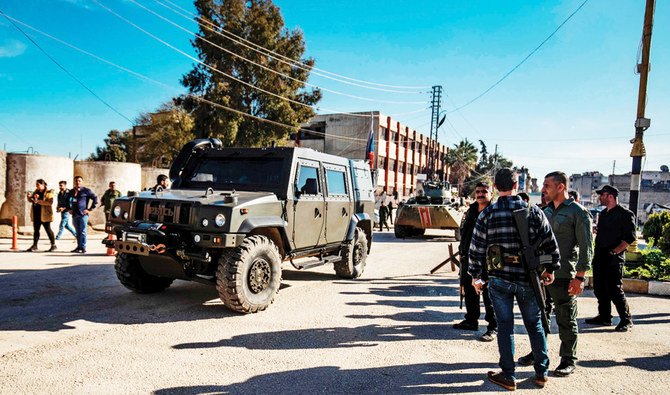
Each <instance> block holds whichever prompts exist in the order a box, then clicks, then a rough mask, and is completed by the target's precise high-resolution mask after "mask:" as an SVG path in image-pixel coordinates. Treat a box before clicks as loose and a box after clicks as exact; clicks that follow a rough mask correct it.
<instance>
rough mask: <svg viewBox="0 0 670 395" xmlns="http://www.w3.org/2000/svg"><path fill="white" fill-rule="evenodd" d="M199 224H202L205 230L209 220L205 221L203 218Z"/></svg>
mask: <svg viewBox="0 0 670 395" xmlns="http://www.w3.org/2000/svg"><path fill="white" fill-rule="evenodd" d="M200 223H201V224H202V226H204V227H205V228H206V227H207V225H209V220H207V218H203V219H202V221H201V222H200Z"/></svg>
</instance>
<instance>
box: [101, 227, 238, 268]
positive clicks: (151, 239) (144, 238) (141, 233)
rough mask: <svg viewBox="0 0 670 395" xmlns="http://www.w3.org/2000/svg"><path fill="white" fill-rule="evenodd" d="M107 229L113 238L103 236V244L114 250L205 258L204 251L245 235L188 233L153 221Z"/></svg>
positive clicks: (230, 244) (235, 243) (235, 241)
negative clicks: (114, 236) (114, 238)
mask: <svg viewBox="0 0 670 395" xmlns="http://www.w3.org/2000/svg"><path fill="white" fill-rule="evenodd" d="M108 232H109V233H114V234H115V235H116V237H117V240H108V239H105V240H103V243H104V244H105V245H106V246H107V247H110V248H114V249H115V250H116V251H118V252H122V253H127V254H134V255H142V256H149V255H154V254H156V255H162V254H166V253H167V254H169V255H173V256H175V257H179V258H181V259H197V260H206V259H207V258H208V254H207V253H206V251H207V250H211V249H222V248H234V247H237V246H238V245H240V244H241V243H242V240H244V237H245V235H244V234H237V233H224V234H221V233H206V232H192V231H190V230H185V229H183V228H181V229H178V228H174V227H171V226H170V225H167V224H161V223H153V222H137V223H134V224H132V225H116V226H113V225H108Z"/></svg>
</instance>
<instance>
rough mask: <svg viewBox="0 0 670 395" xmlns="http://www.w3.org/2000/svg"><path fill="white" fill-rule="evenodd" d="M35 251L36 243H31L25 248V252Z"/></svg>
mask: <svg viewBox="0 0 670 395" xmlns="http://www.w3.org/2000/svg"><path fill="white" fill-rule="evenodd" d="M35 251H37V244H33V245H32V246H31V247H30V248H28V249H27V250H26V252H35Z"/></svg>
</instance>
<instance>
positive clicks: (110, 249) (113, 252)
mask: <svg viewBox="0 0 670 395" xmlns="http://www.w3.org/2000/svg"><path fill="white" fill-rule="evenodd" d="M107 240H109V241H113V240H116V235H114V233H110V234H109V235H108V236H107ZM107 255H108V256H115V255H116V250H115V249H114V247H107Z"/></svg>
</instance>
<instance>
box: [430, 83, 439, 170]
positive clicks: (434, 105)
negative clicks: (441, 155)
mask: <svg viewBox="0 0 670 395" xmlns="http://www.w3.org/2000/svg"><path fill="white" fill-rule="evenodd" d="M441 102H442V85H435V86H433V99H432V100H431V102H430V107H431V110H432V111H431V115H430V137H429V150H428V175H429V176H430V178H433V177H434V175H435V161H436V159H437V153H436V152H435V150H437V129H438V128H439V127H440V123H439V122H440V120H439V118H440V104H441ZM431 143H432V147H431V146H430V144H431Z"/></svg>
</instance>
